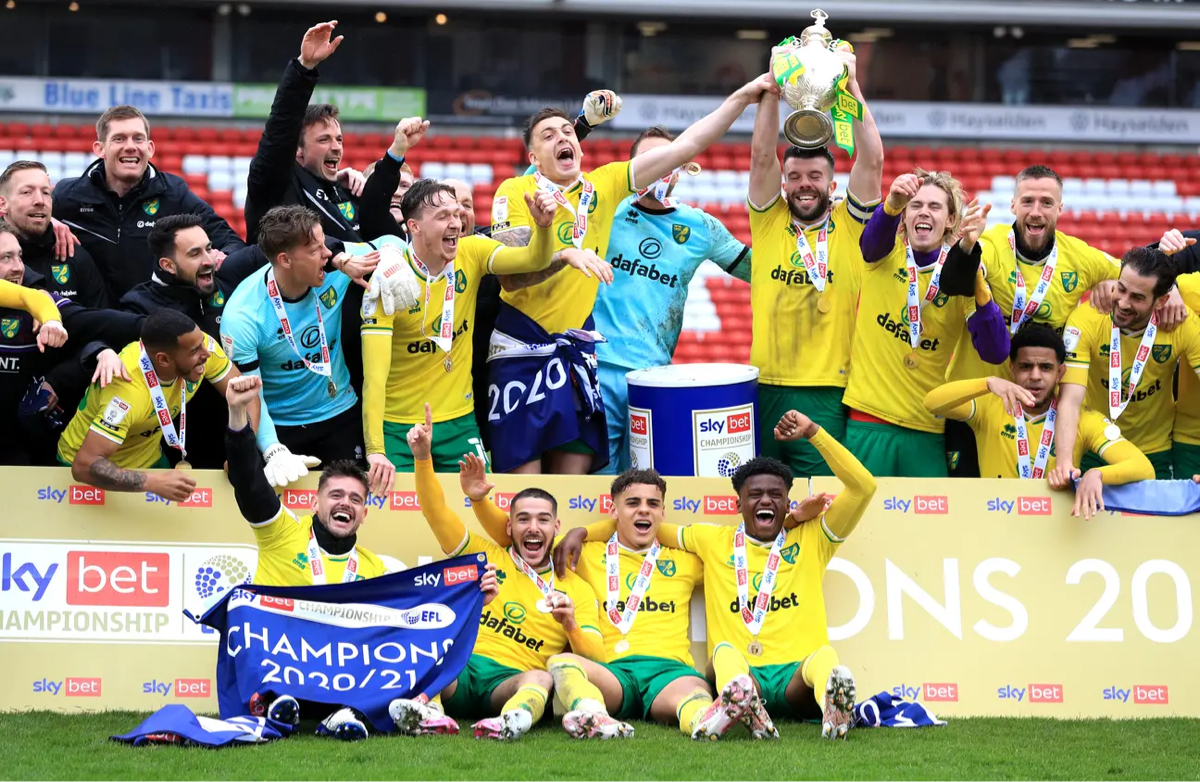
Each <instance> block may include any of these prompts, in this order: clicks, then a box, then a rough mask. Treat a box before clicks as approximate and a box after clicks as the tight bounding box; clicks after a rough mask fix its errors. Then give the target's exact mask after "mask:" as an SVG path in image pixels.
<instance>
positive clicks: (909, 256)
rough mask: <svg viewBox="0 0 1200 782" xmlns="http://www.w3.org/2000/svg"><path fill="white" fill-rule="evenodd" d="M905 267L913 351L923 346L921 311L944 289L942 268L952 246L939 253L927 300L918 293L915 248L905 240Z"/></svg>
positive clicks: (909, 333)
mask: <svg viewBox="0 0 1200 782" xmlns="http://www.w3.org/2000/svg"><path fill="white" fill-rule="evenodd" d="M904 253H905V255H904V266H905V269H907V271H908V344H909V345H911V346H912V349H913V350H916V349H917V346H918V345H919V344H921V331H922V328H921V310H923V309H925V305H926V304H928V303H929V302H931V301H933V300H934V299H936V298H937V295H938V291H940V290H941V289H942V267H943V266H945V265H946V256H947V255H949V254H950V245H948V244H943V245H942V251H941V252H940V253H938V258H937V261H936V262H935V263H934V264H933V276H931V277H930V278H929V288H928V290H926V291H925V298H921V297H920V295H919V294H918V293H917V290H918V286H917V279H918V278H917V259H916V256H914V255H913V248H912V247H911V246H910V245H909V243H908V240H907V239H905V240H904Z"/></svg>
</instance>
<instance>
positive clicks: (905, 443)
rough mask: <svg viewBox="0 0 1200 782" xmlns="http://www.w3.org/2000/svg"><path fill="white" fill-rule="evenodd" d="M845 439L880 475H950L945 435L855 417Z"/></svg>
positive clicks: (857, 456) (849, 447)
mask: <svg viewBox="0 0 1200 782" xmlns="http://www.w3.org/2000/svg"><path fill="white" fill-rule="evenodd" d="M843 442H844V443H845V445H846V450H848V451H850V453H852V454H854V456H855V458H857V459H858V460H859V461H860V462H862V465H863V467H866V468H867V472H869V473H871V474H872V475H874V476H875V477H876V478H883V477H886V476H893V477H897V478H946V477H949V470H948V469H947V467H946V437H945V435H941V434H934V433H932V432H918V431H917V430H915V429H905V428H904V427H902V426H894V425H892V424H877V423H873V422H868V421H855V420H853V419H851V420H849V421H847V422H846V439H845V440H844V441H843Z"/></svg>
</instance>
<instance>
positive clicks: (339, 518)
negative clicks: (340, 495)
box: [329, 505, 354, 532]
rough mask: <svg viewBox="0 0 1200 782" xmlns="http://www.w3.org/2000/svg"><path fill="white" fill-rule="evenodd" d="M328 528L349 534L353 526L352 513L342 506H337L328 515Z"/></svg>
mask: <svg viewBox="0 0 1200 782" xmlns="http://www.w3.org/2000/svg"><path fill="white" fill-rule="evenodd" d="M329 526H330V527H331V528H333V530H336V531H339V532H349V531H350V528H351V527H353V526H354V513H353V511H351V510H350V508H347V507H346V506H344V505H339V506H337V507H336V508H334V509H333V513H330V514H329Z"/></svg>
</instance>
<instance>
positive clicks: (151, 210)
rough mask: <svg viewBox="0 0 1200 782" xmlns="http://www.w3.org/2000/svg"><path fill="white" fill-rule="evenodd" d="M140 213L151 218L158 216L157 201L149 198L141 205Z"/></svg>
mask: <svg viewBox="0 0 1200 782" xmlns="http://www.w3.org/2000/svg"><path fill="white" fill-rule="evenodd" d="M142 211H143V212H145V213H146V214H148V215H150V216H151V217H153V216H154V215H156V214H158V199H157V198H151V199H150V200H149V201H147V202H146V203H144V204H142Z"/></svg>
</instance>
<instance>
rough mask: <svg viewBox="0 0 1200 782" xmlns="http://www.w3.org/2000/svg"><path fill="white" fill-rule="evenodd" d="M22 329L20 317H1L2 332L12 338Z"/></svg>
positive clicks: (0, 332)
mask: <svg viewBox="0 0 1200 782" xmlns="http://www.w3.org/2000/svg"><path fill="white" fill-rule="evenodd" d="M20 330H21V321H20V319H18V318H0V334H3V335H4V336H6V337H8V338H9V339H12V338H13V337H15V336H17V332H18V331H20Z"/></svg>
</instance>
